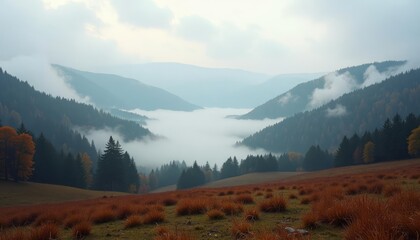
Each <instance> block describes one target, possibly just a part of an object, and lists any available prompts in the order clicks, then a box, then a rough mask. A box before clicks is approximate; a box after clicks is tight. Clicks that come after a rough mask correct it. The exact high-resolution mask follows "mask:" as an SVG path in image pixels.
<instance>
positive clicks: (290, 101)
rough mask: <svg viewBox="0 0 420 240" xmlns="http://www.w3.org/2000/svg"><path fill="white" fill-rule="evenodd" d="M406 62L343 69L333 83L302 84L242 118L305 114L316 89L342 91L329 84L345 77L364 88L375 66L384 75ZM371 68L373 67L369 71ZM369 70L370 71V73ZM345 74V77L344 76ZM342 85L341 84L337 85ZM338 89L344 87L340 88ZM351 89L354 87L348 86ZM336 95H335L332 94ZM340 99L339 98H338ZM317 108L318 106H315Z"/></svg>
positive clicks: (390, 62)
mask: <svg viewBox="0 0 420 240" xmlns="http://www.w3.org/2000/svg"><path fill="white" fill-rule="evenodd" d="M405 63H406V62H405V61H386V62H379V63H372V64H363V65H359V66H354V67H348V68H343V69H340V70H338V71H336V73H335V74H334V75H332V77H331V76H330V80H331V81H332V82H331V83H328V84H327V83H326V80H325V78H326V77H327V76H328V75H325V76H322V77H320V78H317V79H315V80H312V81H309V82H305V83H301V84H299V85H297V86H296V87H294V88H292V89H291V90H290V91H287V92H285V93H283V94H281V95H279V96H277V97H275V98H273V99H271V100H270V101H268V102H266V103H264V104H262V105H260V106H258V107H256V108H254V109H253V110H252V111H251V112H249V113H247V114H245V115H242V116H240V117H239V118H241V119H264V118H272V119H274V118H279V117H289V116H292V115H294V114H296V113H300V112H303V111H305V110H309V109H311V108H312V106H311V101H312V97H313V94H314V91H315V90H316V89H328V88H330V91H331V92H334V91H337V90H341V89H337V90H336V89H333V88H334V86H328V85H329V84H334V82H337V81H341V80H342V79H343V78H344V77H346V78H351V79H346V80H349V82H350V81H354V83H353V82H352V83H348V84H349V85H350V84H354V85H360V86H362V85H363V83H364V81H366V80H367V78H369V76H368V75H366V74H365V73H369V71H370V70H374V69H372V67H371V66H374V67H375V68H376V70H377V73H379V74H382V73H384V72H389V73H392V71H393V70H395V69H397V68H398V67H400V66H401V65H403V64H405ZM369 67H371V68H370V69H369ZM368 69H369V71H368ZM343 74H344V75H343ZM372 75H373V76H371V77H372V78H377V75H376V72H375V73H373V74H372ZM339 78H341V79H339ZM336 84H340V83H336ZM336 86H337V87H340V88H341V87H343V86H338V85H336ZM348 87H349V88H351V87H352V86H348ZM332 94H334V93H332ZM337 97H339V96H337ZM315 107H316V106H315Z"/></svg>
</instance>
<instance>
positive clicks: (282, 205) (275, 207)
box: [259, 196, 287, 213]
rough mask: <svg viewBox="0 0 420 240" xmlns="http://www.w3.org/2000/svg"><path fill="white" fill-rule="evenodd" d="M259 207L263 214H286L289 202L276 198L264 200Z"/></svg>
mask: <svg viewBox="0 0 420 240" xmlns="http://www.w3.org/2000/svg"><path fill="white" fill-rule="evenodd" d="M259 206H260V210H261V211H263V212H271V213H275V212H284V211H286V206H287V202H286V200H285V199H284V198H283V197H280V196H276V197H273V198H270V199H266V200H263V201H262V202H261V203H260V205H259Z"/></svg>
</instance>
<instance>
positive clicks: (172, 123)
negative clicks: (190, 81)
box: [85, 108, 281, 168]
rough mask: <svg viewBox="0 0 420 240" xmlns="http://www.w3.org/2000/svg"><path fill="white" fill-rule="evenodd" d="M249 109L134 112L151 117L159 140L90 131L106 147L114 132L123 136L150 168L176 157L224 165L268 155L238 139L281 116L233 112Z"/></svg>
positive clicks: (140, 161) (138, 159) (139, 161)
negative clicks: (263, 117) (258, 117)
mask: <svg viewBox="0 0 420 240" xmlns="http://www.w3.org/2000/svg"><path fill="white" fill-rule="evenodd" d="M248 111H249V109H227V108H207V109H200V110H196V111H193V112H179V111H168V110H157V111H143V110H133V112H135V113H138V114H142V115H146V116H148V117H149V118H150V120H148V121H147V125H146V126H145V127H147V128H148V129H149V130H150V131H152V132H153V133H154V134H155V135H157V136H158V138H157V139H150V138H148V139H146V141H132V142H123V141H122V138H121V137H120V136H118V134H117V133H116V132H115V131H112V130H111V129H108V130H100V131H89V132H86V133H85V134H86V136H87V137H88V138H89V139H92V140H94V141H95V145H96V146H97V147H98V148H100V149H104V146H105V144H106V142H107V141H108V138H109V136H110V135H112V136H113V137H114V138H116V139H119V141H120V142H121V144H122V147H123V148H124V150H126V151H128V152H129V153H130V154H131V155H132V156H133V157H134V159H135V160H136V162H137V164H139V165H141V166H146V167H156V166H159V165H161V164H163V163H168V162H169V161H172V160H179V161H183V160H185V162H186V163H187V164H188V165H191V164H192V163H193V162H194V161H197V163H199V164H200V165H204V164H205V163H206V162H207V161H208V162H209V163H210V165H211V166H213V165H214V164H217V165H218V167H219V168H220V167H221V164H222V163H223V162H225V161H226V159H227V158H228V157H230V156H232V157H233V156H236V157H237V158H238V159H241V158H245V157H246V156H247V155H248V154H264V153H266V152H265V151H263V150H261V149H259V150H250V149H248V148H246V147H243V146H235V143H236V142H237V141H240V140H241V139H243V138H244V137H247V136H249V135H251V134H253V133H254V132H257V131H259V130H261V129H263V128H264V127H266V126H268V125H272V124H274V123H276V122H279V121H281V119H266V120H262V121H259V120H237V119H233V118H229V117H228V116H230V115H240V114H244V113H246V112H248Z"/></svg>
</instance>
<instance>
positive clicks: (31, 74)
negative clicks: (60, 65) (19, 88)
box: [0, 55, 89, 103]
mask: <svg viewBox="0 0 420 240" xmlns="http://www.w3.org/2000/svg"><path fill="white" fill-rule="evenodd" d="M0 67H1V68H3V70H5V71H7V72H8V73H10V74H12V75H14V76H16V77H17V78H19V79H20V80H21V81H26V82H28V83H29V84H30V85H31V86H33V87H34V88H35V89H36V90H38V91H41V92H45V93H47V94H50V95H51V96H53V97H63V98H67V99H74V100H76V101H78V102H83V103H89V98H87V97H81V96H79V95H78V94H77V92H76V91H75V90H74V89H72V88H71V87H70V85H68V84H67V82H66V80H65V79H64V78H62V77H61V76H60V75H58V74H57V72H56V71H55V70H54V69H53V68H52V67H51V64H50V63H49V62H48V60H47V58H45V57H43V56H41V55H36V56H18V57H14V58H11V59H10V60H7V61H0Z"/></svg>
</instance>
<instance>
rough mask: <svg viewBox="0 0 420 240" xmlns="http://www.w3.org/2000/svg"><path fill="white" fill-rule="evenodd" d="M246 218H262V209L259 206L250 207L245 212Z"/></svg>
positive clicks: (255, 219)
mask: <svg viewBox="0 0 420 240" xmlns="http://www.w3.org/2000/svg"><path fill="white" fill-rule="evenodd" d="M244 217H245V220H247V221H257V220H259V219H260V211H259V210H258V208H255V207H253V208H248V209H247V210H246V211H245V213H244Z"/></svg>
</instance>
